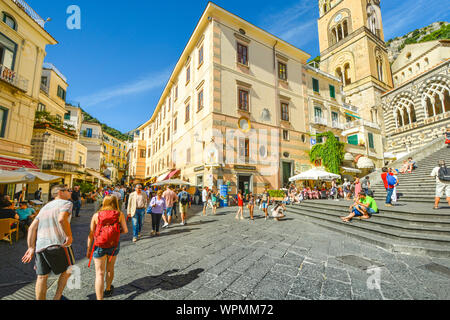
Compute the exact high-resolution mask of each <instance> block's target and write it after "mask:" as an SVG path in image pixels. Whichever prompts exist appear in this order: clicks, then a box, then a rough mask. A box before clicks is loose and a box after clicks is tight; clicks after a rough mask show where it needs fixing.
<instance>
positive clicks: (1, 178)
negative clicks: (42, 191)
mask: <svg viewBox="0 0 450 320" xmlns="http://www.w3.org/2000/svg"><path fill="white" fill-rule="evenodd" d="M34 179H35V177H34V176H33V175H30V174H28V173H26V172H16V171H9V170H1V169H0V184H20V183H31V182H33V181H34Z"/></svg>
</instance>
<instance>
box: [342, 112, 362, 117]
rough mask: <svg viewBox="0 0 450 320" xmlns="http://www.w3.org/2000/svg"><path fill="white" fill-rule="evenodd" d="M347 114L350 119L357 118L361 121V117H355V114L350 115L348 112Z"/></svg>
mask: <svg viewBox="0 0 450 320" xmlns="http://www.w3.org/2000/svg"><path fill="white" fill-rule="evenodd" d="M345 114H346V115H347V116H350V117H353V118H356V119H361V117H358V116H355V115H354V114H351V113H348V112H346V113H345Z"/></svg>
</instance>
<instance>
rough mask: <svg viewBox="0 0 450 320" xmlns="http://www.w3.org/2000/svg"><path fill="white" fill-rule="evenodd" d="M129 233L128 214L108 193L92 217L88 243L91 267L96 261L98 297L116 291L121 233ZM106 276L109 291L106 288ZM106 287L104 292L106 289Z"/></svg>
mask: <svg viewBox="0 0 450 320" xmlns="http://www.w3.org/2000/svg"><path fill="white" fill-rule="evenodd" d="M126 233H128V228H127V223H126V220H125V215H124V214H123V213H122V212H121V211H120V209H119V201H118V200H117V198H116V197H115V196H106V197H105V199H104V200H103V206H102V208H100V210H99V212H97V213H95V214H94V216H93V217H92V220H91V231H90V233H89V237H88V242H87V254H86V256H87V257H88V259H89V266H90V265H91V260H92V258H94V262H95V275H96V276H95V293H96V295H97V300H103V298H104V297H111V296H112V294H113V291H114V286H112V285H111V284H112V282H113V280H114V264H115V263H116V259H117V255H118V253H119V250H120V234H126ZM105 275H106V290H104V289H105ZM103 290H104V291H103Z"/></svg>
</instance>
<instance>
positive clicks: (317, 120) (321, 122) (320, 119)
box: [312, 117, 328, 126]
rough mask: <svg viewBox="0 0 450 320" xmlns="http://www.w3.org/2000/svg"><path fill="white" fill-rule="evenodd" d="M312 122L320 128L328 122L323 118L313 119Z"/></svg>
mask: <svg viewBox="0 0 450 320" xmlns="http://www.w3.org/2000/svg"><path fill="white" fill-rule="evenodd" d="M312 122H313V123H314V124H318V125H322V126H327V125H328V121H327V119H326V118H324V117H314V118H313V119H312Z"/></svg>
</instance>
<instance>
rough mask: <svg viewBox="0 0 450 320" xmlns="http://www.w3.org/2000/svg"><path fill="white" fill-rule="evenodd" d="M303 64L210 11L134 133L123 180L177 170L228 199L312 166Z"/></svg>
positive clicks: (302, 58) (302, 56)
mask: <svg viewBox="0 0 450 320" xmlns="http://www.w3.org/2000/svg"><path fill="white" fill-rule="evenodd" d="M309 58H310V55H308V54H307V53H305V52H303V51H302V50H300V49H298V48H295V47H294V46H292V45H290V44H289V43H286V42H284V41H283V40H281V39H279V38H277V37H275V36H273V35H271V34H269V33H268V32H266V31H264V30H262V29H260V28H258V27H256V26H254V25H252V24H250V23H248V22H247V21H245V20H243V19H241V18H240V17H237V16H235V15H233V14H231V13H230V12H227V11H226V10H224V9H222V8H220V7H218V6H217V5H215V4H212V3H209V4H208V6H207V8H206V10H205V12H204V13H203V15H202V18H201V19H200V21H199V23H198V25H197V28H196V30H195V31H194V33H193V35H192V36H191V38H190V40H189V43H188V45H187V46H186V48H185V49H184V52H183V54H182V56H181V58H180V60H179V61H178V63H177V65H176V67H175V70H174V71H173V73H172V76H171V78H170V80H169V83H168V85H167V86H166V88H165V90H164V92H163V95H162V96H161V98H160V101H159V103H158V105H157V107H156V110H155V112H154V114H153V116H152V118H151V119H150V120H149V121H148V122H147V123H145V124H144V125H142V126H141V127H139V128H138V133H137V135H136V137H135V143H134V149H133V150H132V151H131V152H130V154H131V163H132V164H133V165H134V166H135V167H134V168H130V173H132V174H134V175H135V176H134V177H135V178H139V179H141V180H145V179H146V178H147V179H148V178H151V177H159V178H162V177H163V176H164V175H165V174H168V173H174V172H176V171H177V170H180V171H181V178H184V179H186V180H189V182H191V183H194V184H197V185H201V186H210V187H212V186H216V187H217V186H218V185H221V184H228V183H229V186H230V188H231V189H230V190H231V192H233V193H236V192H237V190H238V189H239V190H242V191H252V192H261V191H262V190H263V189H264V188H265V187H266V186H269V187H270V188H281V187H282V186H283V185H285V184H286V183H287V182H288V179H289V177H291V176H292V175H293V174H294V173H295V172H296V168H300V170H301V168H302V166H308V165H309V163H310V161H309V157H308V152H309V150H310V144H309V122H308V121H309V119H308V114H309V109H308V101H307V98H306V96H305V92H306V90H307V89H306V80H305V78H306V69H305V68H306V62H307V60H308V59H309ZM144 160H145V167H144V166H143V162H144ZM143 168H145V170H144V172H143V174H142V171H143V170H142V169H143Z"/></svg>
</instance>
